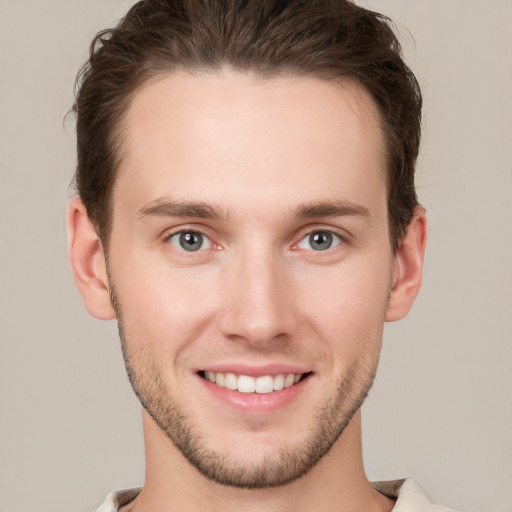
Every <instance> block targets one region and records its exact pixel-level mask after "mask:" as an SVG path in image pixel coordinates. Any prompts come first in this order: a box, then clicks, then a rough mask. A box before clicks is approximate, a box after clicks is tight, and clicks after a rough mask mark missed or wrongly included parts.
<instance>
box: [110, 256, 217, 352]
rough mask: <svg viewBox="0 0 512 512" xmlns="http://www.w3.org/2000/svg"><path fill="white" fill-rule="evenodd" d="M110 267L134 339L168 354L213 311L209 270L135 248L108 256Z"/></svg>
mask: <svg viewBox="0 0 512 512" xmlns="http://www.w3.org/2000/svg"><path fill="white" fill-rule="evenodd" d="M112 268H115V274H114V275H112V276H111V278H112V283H113V287H114V291H115V294H116V298H117V300H118V303H119V307H120V308H121V312H122V316H123V324H124V328H125V332H126V334H127V337H128V339H129V340H130V342H131V343H132V344H133V343H136V344H137V345H139V346H146V347H147V346H149V345H151V346H152V350H155V351H157V352H158V353H161V354H163V353H166V356H165V357H166V358H167V359H168V358H169V357H174V358H175V357H176V356H177V353H178V352H179V351H180V350H181V348H183V347H185V346H187V345H189V344H190V343H191V342H193V340H196V339H197V338H198V333H199V332H200V331H201V330H202V329H204V327H205V323H208V320H210V319H211V318H212V315H214V310H215V300H214V290H215V286H214V279H213V276H212V275H211V274H212V273H211V272H205V271H201V270H198V269H197V268H196V269H189V268H172V267H171V266H170V265H166V264H165V263H164V264H162V263H161V262H154V261H153V262H148V260H147V258H144V255H143V254H141V255H137V254H133V253H132V254H125V255H124V257H122V258H119V259H118V260H117V261H116V262H115V264H114V262H112ZM135 269H136V270H135Z"/></svg>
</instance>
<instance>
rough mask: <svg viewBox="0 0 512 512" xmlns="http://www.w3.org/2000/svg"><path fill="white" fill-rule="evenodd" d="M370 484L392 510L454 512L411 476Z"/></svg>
mask: <svg viewBox="0 0 512 512" xmlns="http://www.w3.org/2000/svg"><path fill="white" fill-rule="evenodd" d="M372 485H373V486H374V487H375V489H377V490H378V491H379V492H381V493H382V494H384V495H386V496H388V497H389V498H392V499H395V500H396V503H395V506H394V507H393V512H455V511H454V510H453V509H451V508H447V507H443V506H442V505H434V504H432V503H430V501H429V500H428V498H427V497H426V496H425V494H424V492H423V491H422V490H421V487H420V486H419V485H418V483H417V482H416V481H415V480H413V479H412V478H408V479H407V480H393V481H389V482H373V483H372ZM139 492H140V488H138V489H127V490H125V491H116V492H111V493H110V494H109V495H108V496H107V498H106V499H105V501H104V502H103V504H102V505H101V506H100V507H99V508H98V509H96V512H117V511H118V510H119V508H120V507H122V506H123V505H126V504H127V503H129V502H130V501H132V500H133V499H135V498H136V497H137V495H138V494H139Z"/></svg>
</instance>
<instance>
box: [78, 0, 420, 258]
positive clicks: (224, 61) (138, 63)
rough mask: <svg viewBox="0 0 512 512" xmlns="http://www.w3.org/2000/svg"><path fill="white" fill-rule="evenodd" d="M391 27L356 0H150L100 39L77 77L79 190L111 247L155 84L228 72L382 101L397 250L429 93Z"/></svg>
mask: <svg viewBox="0 0 512 512" xmlns="http://www.w3.org/2000/svg"><path fill="white" fill-rule="evenodd" d="M401 55H402V54H401V48H400V43H399V42H398V40H397V38H396V36H395V34H394V32H393V30H392V22H391V21H390V20H389V19H388V18H386V17H385V16H383V15H381V14H378V13H374V12H372V11H369V10H367V9H364V8H362V7H359V6H357V5H355V4H354V3H353V2H351V1H349V0H141V1H139V2H137V3H136V4H135V5H134V6H133V7H132V8H131V9H130V11H129V12H128V13H127V15H126V16H125V17H124V19H122V20H121V21H120V22H119V24H118V25H117V27H115V28H114V29H109V30H105V31H103V32H100V33H99V34H97V35H96V37H95V38H94V40H93V42H92V44H91V49H90V57H89V60H88V61H87V62H86V64H85V65H84V66H83V67H82V69H81V71H80V73H79V75H78V77H77V96H76V102H75V104H74V112H75V114H76V117H77V146H78V165H77V170H76V175H75V184H76V188H77V190H78V193H79V195H80V197H81V199H82V201H83V202H84V204H85V206H86V208H87V212H88V215H89V217H90V219H91V221H92V222H93V224H94V225H95V227H96V229H97V231H98V233H99V235H100V237H101V238H102V240H103V243H104V244H105V245H108V238H109V235H110V230H111V201H110V196H111V192H112V188H113V185H114V182H115V179H116V173H117V170H118V168H119V165H120V162H121V159H122V147H121V146H122V145H121V138H122V137H121V134H120V128H119V127H120V124H121V121H122V119H123V116H124V115H125V113H126V111H127V109H128V107H129V104H130V101H131V99H132V98H133V96H134V94H135V93H136V92H137V90H138V89H139V88H140V86H141V85H142V84H143V83H145V82H146V81H147V80H148V79H150V78H152V77H155V76H157V75H159V74H162V73H169V72H172V71H175V70H190V71H205V72H208V71H215V70H219V69H221V68H222V67H225V66H229V67H231V68H233V69H236V70H240V71H242V72H245V71H251V72H256V73H258V74H260V75H262V76H269V77H271V76H274V75H278V74H295V75H308V76H314V77H317V78H320V79H325V80H337V79H348V80H351V81H355V82H356V83H357V84H360V85H361V86H363V87H364V88H365V89H366V90H367V91H368V92H369V94H370V95H371V96H372V98H373V99H374V101H375V102H376V104H377V107H378V109H379V111H380V115H381V123H382V130H383V134H384V138H385V143H386V149H387V156H388V162H387V173H388V174H387V176H388V179H387V185H388V217H389V230H390V233H389V234H390V239H391V243H392V246H393V248H394V249H396V247H397V246H398V243H399V240H400V238H401V236H402V235H403V233H404V232H405V230H406V229H407V226H408V224H409V222H410V220H411V218H412V215H413V212H414V208H415V207H416V206H417V205H418V201H417V197H416V192H415V186H414V170H415V164H416V158H417V156H418V149H419V143H420V128H421V127H420V124H421V123H420V121H421V103H422V99H421V92H420V88H419V86H418V82H417V80H416V78H415V77H414V75H413V73H412V72H411V70H410V69H409V68H408V67H407V65H406V64H405V63H404V62H403V60H402V56H401Z"/></svg>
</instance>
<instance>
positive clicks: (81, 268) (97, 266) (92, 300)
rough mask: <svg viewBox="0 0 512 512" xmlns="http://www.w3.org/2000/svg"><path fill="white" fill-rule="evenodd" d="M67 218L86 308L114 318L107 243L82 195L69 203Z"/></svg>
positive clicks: (97, 315) (72, 259) (72, 256)
mask: <svg viewBox="0 0 512 512" xmlns="http://www.w3.org/2000/svg"><path fill="white" fill-rule="evenodd" d="M67 221H68V254H69V260H70V262H71V267H72V269H73V276H74V278H75V283H76V285H77V287H78V290H79V291H80V294H81V295H82V299H83V301H84V305H85V308H86V309H87V311H88V312H89V314H90V315H92V316H93V317H95V318H98V319H100V320H113V319H114V318H115V317H116V313H115V310H114V308H113V306H112V303H111V300H110V293H109V283H108V275H107V267H106V262H105V254H104V251H103V246H102V244H101V241H100V239H99V237H98V235H97V233H96V231H95V229H94V227H93V225H92V223H91V221H90V219H89V216H88V215H87V210H86V208H85V206H84V204H83V203H82V201H81V200H80V199H78V198H74V199H72V200H71V202H70V203H69V207H68V218H67Z"/></svg>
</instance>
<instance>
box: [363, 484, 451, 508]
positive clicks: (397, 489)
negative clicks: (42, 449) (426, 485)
mask: <svg viewBox="0 0 512 512" xmlns="http://www.w3.org/2000/svg"><path fill="white" fill-rule="evenodd" d="M372 485H373V487H374V488H375V489H377V491H379V492H380V493H382V494H384V495H385V496H388V497H389V498H392V499H395V500H396V504H395V506H394V507H393V512H455V511H454V510H453V509H451V508H448V507H444V506H442V505H435V504H434V503H431V502H430V500H429V499H428V498H427V496H426V495H425V493H424V492H423V490H422V489H421V487H420V486H419V484H418V483H417V482H416V480H413V479H412V478H408V479H406V480H392V481H388V482H373V483H372Z"/></svg>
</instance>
